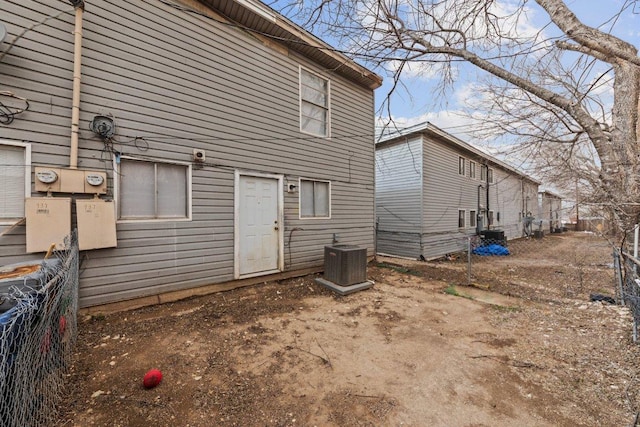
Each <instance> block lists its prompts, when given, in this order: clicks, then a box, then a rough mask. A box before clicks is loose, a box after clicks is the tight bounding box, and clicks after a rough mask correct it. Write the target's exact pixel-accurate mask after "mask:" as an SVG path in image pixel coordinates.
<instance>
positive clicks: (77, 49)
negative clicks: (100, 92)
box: [69, 0, 84, 169]
mask: <svg viewBox="0 0 640 427" xmlns="http://www.w3.org/2000/svg"><path fill="white" fill-rule="evenodd" d="M69 1H70V3H71V4H72V5H73V7H74V8H75V9H76V17H75V29H74V30H73V34H74V43H73V96H72V101H71V152H70V154H69V167H70V168H71V169H77V168H78V137H79V134H80V78H81V76H82V14H83V12H84V1H82V0H80V1H78V0H75V1H74V0H69Z"/></svg>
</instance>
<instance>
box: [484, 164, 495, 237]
mask: <svg viewBox="0 0 640 427" xmlns="http://www.w3.org/2000/svg"><path fill="white" fill-rule="evenodd" d="M485 167H486V168H487V173H486V175H487V176H486V178H487V188H486V190H487V206H486V209H487V230H490V229H491V225H492V224H490V223H489V165H485ZM491 219H493V218H491Z"/></svg>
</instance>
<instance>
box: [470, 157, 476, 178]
mask: <svg viewBox="0 0 640 427" xmlns="http://www.w3.org/2000/svg"><path fill="white" fill-rule="evenodd" d="M469 178H472V179H476V162H471V161H470V162H469Z"/></svg>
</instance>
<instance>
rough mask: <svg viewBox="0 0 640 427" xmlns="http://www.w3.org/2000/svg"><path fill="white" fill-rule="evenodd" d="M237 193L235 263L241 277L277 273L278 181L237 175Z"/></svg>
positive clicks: (278, 249)
mask: <svg viewBox="0 0 640 427" xmlns="http://www.w3.org/2000/svg"><path fill="white" fill-rule="evenodd" d="M238 185H239V193H238V205H237V206H238V215H237V218H238V221H239V222H238V229H237V230H238V234H239V239H238V240H237V242H238V251H237V253H238V264H239V274H240V276H246V275H257V274H259V273H268V272H274V271H277V270H278V266H279V255H280V247H279V242H280V238H279V236H280V232H279V229H280V224H278V198H279V195H278V188H279V180H278V179H274V178H267V177H257V176H247V175H240V177H239V182H238Z"/></svg>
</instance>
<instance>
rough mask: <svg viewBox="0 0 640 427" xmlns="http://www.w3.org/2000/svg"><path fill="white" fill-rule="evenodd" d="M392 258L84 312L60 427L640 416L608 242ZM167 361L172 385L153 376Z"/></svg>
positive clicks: (569, 238) (635, 368)
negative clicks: (334, 280)
mask: <svg viewBox="0 0 640 427" xmlns="http://www.w3.org/2000/svg"><path fill="white" fill-rule="evenodd" d="M509 248H510V249H511V250H512V255H510V256H507V257H491V258H482V257H477V258H476V257H474V260H473V261H474V264H473V282H474V285H475V286H465V285H466V283H467V272H466V259H464V258H463V257H455V256H454V257H450V259H447V260H440V261H434V262H419V261H407V260H400V259H392V258H379V259H378V260H377V261H376V262H372V263H371V264H370V265H369V267H368V277H369V278H370V279H372V280H374V281H375V285H374V287H373V288H371V289H369V290H365V291H362V292H358V293H355V294H352V295H348V296H344V297H340V296H338V295H336V294H334V293H333V292H331V291H329V290H327V289H325V288H323V287H322V286H320V285H318V284H316V283H315V282H314V278H315V276H309V277H304V278H297V279H290V280H285V281H280V282H269V283H264V284H263V285H259V286H253V287H248V288H242V289H237V290H234V291H228V292H222V293H217V294H212V295H209V296H206V297H199V298H194V299H189V300H185V301H180V302H177V303H172V304H165V305H161V306H155V307H149V308H145V309H140V310H135V311H130V312H123V313H118V314H113V315H108V316H93V317H87V318H85V319H81V323H80V326H79V329H80V334H79V337H78V343H77V346H76V349H77V353H76V354H75V356H74V364H73V368H72V370H71V372H70V374H69V384H68V387H67V389H66V390H67V391H66V397H65V402H64V405H63V406H62V408H63V409H62V414H61V421H60V424H59V425H61V426H89V425H96V426H169V425H170V426H192V427H195V426H515V425H517V426H631V425H634V422H635V421H634V419H636V418H637V414H638V411H639V410H640V397H639V392H640V367H639V364H638V362H637V361H638V360H639V356H640V347H639V346H638V344H634V343H633V342H632V332H631V331H632V329H631V328H632V320H631V316H630V314H629V312H628V310H627V309H626V308H623V307H620V306H616V305H611V304H607V303H602V302H591V301H590V295H591V294H593V293H599V294H606V295H611V296H613V295H614V281H613V269H612V266H611V262H612V259H611V249H610V247H609V246H608V245H607V244H606V242H604V241H602V240H598V239H597V238H595V237H594V236H593V235H589V234H584V233H564V234H559V235H550V236H547V237H545V238H544V239H542V240H535V241H533V240H532V241H526V242H525V241H521V242H517V241H514V242H511V243H510V245H509ZM151 368H158V369H160V370H161V371H162V372H163V374H164V378H163V380H162V383H161V384H160V385H159V386H158V387H156V388H153V389H149V390H147V389H144V388H143V387H142V377H143V375H144V373H145V372H146V371H147V370H149V369H151Z"/></svg>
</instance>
